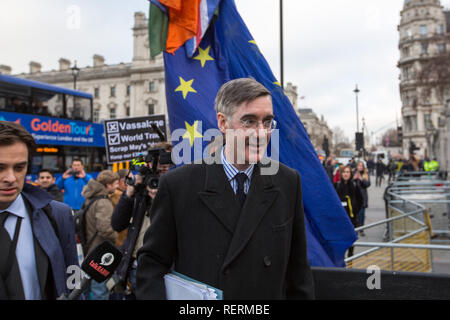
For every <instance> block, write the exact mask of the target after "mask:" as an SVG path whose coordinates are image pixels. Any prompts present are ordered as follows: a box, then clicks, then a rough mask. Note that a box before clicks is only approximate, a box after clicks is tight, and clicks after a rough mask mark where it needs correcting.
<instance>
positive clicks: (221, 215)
mask: <svg viewBox="0 0 450 320" xmlns="http://www.w3.org/2000/svg"><path fill="white" fill-rule="evenodd" d="M198 194H199V197H200V199H202V201H203V203H204V204H205V205H206V206H207V207H208V208H209V210H210V211H211V212H212V213H213V214H214V216H215V217H216V218H217V219H218V220H219V221H220V222H221V224H222V225H223V226H224V227H225V228H226V229H227V230H228V231H229V232H230V233H233V232H234V231H235V228H236V224H237V221H238V219H239V211H240V208H239V205H238V202H237V199H236V195H235V194H234V192H233V189H232V188H231V185H230V183H229V182H228V180H227V176H226V174H225V171H224V170H223V167H222V164H211V165H206V178H205V188H204V191H201V192H199V193H198Z"/></svg>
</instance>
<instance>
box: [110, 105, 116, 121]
mask: <svg viewBox="0 0 450 320" xmlns="http://www.w3.org/2000/svg"><path fill="white" fill-rule="evenodd" d="M109 118H110V119H115V118H116V108H111V109H109Z"/></svg>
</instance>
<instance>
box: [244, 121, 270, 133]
mask: <svg viewBox="0 0 450 320" xmlns="http://www.w3.org/2000/svg"><path fill="white" fill-rule="evenodd" d="M239 121H240V122H241V125H242V126H243V127H244V128H246V129H258V127H259V121H257V120H255V119H244V120H239ZM262 125H263V128H264V129H265V130H270V131H272V130H275V128H276V127H277V122H276V121H275V120H273V119H271V120H264V121H263V122H262Z"/></svg>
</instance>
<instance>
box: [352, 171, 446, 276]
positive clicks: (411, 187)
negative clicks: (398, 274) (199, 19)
mask: <svg viewBox="0 0 450 320" xmlns="http://www.w3.org/2000/svg"><path fill="white" fill-rule="evenodd" d="M442 177H443V176H441V175H438V174H433V175H431V174H429V173H426V174H425V173H421V172H411V173H409V174H408V175H405V174H404V175H401V176H399V177H397V179H395V180H394V182H393V183H391V184H390V185H389V186H388V187H387V188H386V190H385V195H384V198H385V203H386V219H384V220H381V221H377V222H375V223H372V224H369V225H365V226H362V227H359V228H356V229H355V230H356V231H361V230H367V229H370V228H375V227H379V226H382V225H385V228H386V229H385V230H386V231H385V236H384V242H364V241H357V242H355V244H354V246H355V247H368V248H369V249H367V250H365V251H363V252H360V253H357V254H355V255H353V256H352V257H349V258H347V259H345V261H346V263H347V268H353V269H366V268H368V267H369V266H371V265H376V266H377V267H379V268H380V269H381V270H390V271H408V272H431V271H432V269H433V251H434V250H448V251H450V245H448V244H450V220H449V213H450V182H449V181H446V180H444V179H441V178H442ZM445 178H446V177H445ZM436 242H439V243H440V244H435V243H436Z"/></svg>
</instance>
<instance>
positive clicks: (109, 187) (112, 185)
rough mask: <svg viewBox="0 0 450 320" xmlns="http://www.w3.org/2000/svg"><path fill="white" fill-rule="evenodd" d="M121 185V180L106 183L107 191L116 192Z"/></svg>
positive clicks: (109, 192)
mask: <svg viewBox="0 0 450 320" xmlns="http://www.w3.org/2000/svg"><path fill="white" fill-rule="evenodd" d="M118 187H119V180H115V181H114V182H113V183H107V184H106V192H107V193H108V194H111V193H114V191H116V189H117V188H118Z"/></svg>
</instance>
